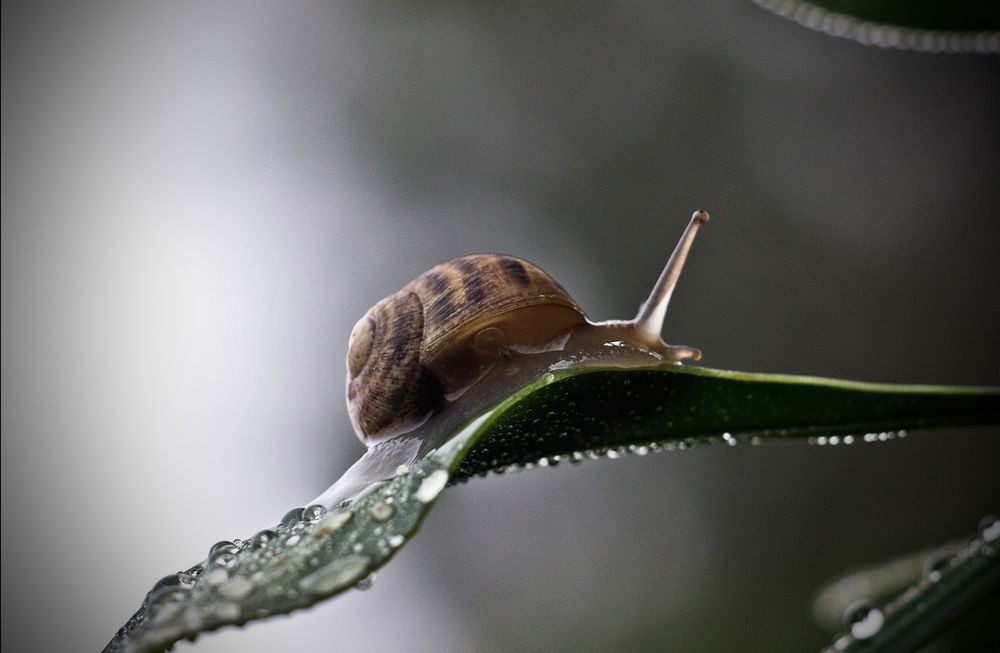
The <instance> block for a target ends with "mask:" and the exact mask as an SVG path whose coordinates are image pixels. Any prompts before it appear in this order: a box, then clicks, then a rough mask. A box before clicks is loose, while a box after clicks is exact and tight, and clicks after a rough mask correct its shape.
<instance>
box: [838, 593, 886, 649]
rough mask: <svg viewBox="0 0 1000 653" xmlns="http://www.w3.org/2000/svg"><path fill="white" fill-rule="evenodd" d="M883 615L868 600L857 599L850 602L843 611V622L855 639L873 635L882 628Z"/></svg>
mask: <svg viewBox="0 0 1000 653" xmlns="http://www.w3.org/2000/svg"><path fill="white" fill-rule="evenodd" d="M884 623H885V615H883V614H882V611H881V610H879V609H878V608H876V607H875V606H874V605H872V604H871V603H870V602H869V601H864V600H862V601H857V602H855V603H853V604H851V605H850V606H849V607H848V608H847V611H846V612H845V613H844V624H845V625H846V626H847V627H848V628H849V629H850V631H851V635H853V636H854V638H855V639H868V638H870V637H874V636H875V635H876V634H877V633H878V631H880V630H882V624H884Z"/></svg>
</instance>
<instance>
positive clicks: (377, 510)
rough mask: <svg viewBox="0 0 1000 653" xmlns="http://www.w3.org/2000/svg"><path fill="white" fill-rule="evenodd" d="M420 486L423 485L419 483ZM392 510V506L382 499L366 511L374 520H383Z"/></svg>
mask: <svg viewBox="0 0 1000 653" xmlns="http://www.w3.org/2000/svg"><path fill="white" fill-rule="evenodd" d="M421 487H423V486H422V485H421ZM394 512H395V510H393V507H392V506H390V505H389V504H388V503H386V502H384V501H379V502H377V503H375V504H373V505H372V507H371V508H369V509H368V513H369V514H370V515H371V516H372V519H374V520H375V521H385V520H387V519H389V518H390V517H392V514H393V513H394Z"/></svg>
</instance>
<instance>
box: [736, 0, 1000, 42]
mask: <svg viewBox="0 0 1000 653" xmlns="http://www.w3.org/2000/svg"><path fill="white" fill-rule="evenodd" d="M754 1H755V2H756V3H757V4H759V5H761V6H762V7H765V8H767V9H770V10H772V11H774V12H776V13H778V14H781V15H782V16H786V17H788V18H791V19H792V20H794V21H796V22H798V23H800V24H802V25H805V26H806V27H810V28H812V29H816V30H819V31H821V32H825V33H827V34H830V35H832V36H842V37H846V38H850V39H854V40H855V41H858V42H860V43H863V44H865V45H875V46H879V47H887V48H902V49H906V50H921V51H927V52H998V51H1000V4H998V3H996V2H982V0H953V1H949V0H754Z"/></svg>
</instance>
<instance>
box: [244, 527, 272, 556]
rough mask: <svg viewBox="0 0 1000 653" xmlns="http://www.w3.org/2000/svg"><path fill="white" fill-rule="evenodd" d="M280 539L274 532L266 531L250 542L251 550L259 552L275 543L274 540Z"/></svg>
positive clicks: (255, 536)
mask: <svg viewBox="0 0 1000 653" xmlns="http://www.w3.org/2000/svg"><path fill="white" fill-rule="evenodd" d="M276 537H278V534H277V533H275V532H274V531H272V530H269V529H265V530H262V531H261V532H259V533H257V534H256V535H254V536H253V539H251V540H250V548H251V549H253V550H254V551H259V550H261V549H264V548H267V545H268V544H271V543H272V542H274V539H275V538H276Z"/></svg>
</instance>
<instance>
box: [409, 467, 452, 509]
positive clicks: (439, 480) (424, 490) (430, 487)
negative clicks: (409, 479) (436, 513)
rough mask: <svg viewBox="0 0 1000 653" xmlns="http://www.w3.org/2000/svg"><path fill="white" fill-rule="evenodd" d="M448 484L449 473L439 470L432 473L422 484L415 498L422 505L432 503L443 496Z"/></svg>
mask: <svg viewBox="0 0 1000 653" xmlns="http://www.w3.org/2000/svg"><path fill="white" fill-rule="evenodd" d="M447 484H448V472H447V471H445V470H443V469H439V470H437V471H434V472H431V473H430V474H429V475H428V476H427V478H425V479H424V480H422V481H421V482H420V487H418V488H417V491H416V493H414V495H413V496H414V497H415V498H416V500H417V501H419V502H421V503H430V502H431V501H433V500H434V499H436V498H437V496H438V495H439V494H441V490H443V489H444V486H445V485H447Z"/></svg>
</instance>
